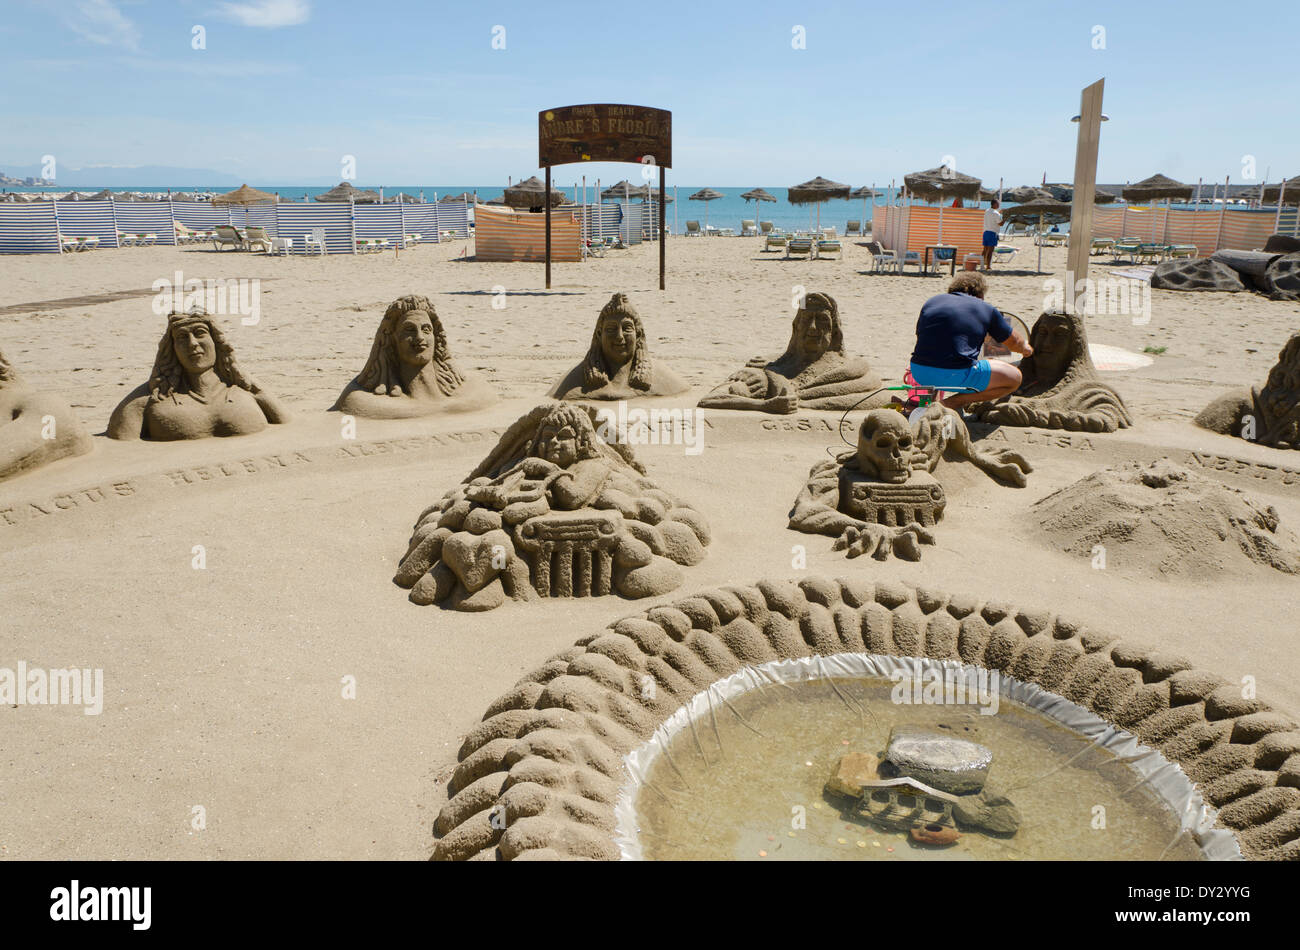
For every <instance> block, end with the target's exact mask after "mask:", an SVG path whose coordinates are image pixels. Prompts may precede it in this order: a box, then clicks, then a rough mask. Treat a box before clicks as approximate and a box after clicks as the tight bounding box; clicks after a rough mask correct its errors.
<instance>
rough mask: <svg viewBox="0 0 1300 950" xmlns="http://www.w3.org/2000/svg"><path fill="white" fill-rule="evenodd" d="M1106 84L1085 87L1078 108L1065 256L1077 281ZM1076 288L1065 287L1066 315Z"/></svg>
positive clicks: (1087, 251)
mask: <svg viewBox="0 0 1300 950" xmlns="http://www.w3.org/2000/svg"><path fill="white" fill-rule="evenodd" d="M1105 85H1106V80H1105V79H1098V80H1097V81H1096V82H1095V83H1093V84H1092V85H1091V86H1088V87H1087V88H1085V89H1084V90H1083V96H1082V100H1081V102H1080V107H1079V144H1078V146H1077V147H1076V149H1075V152H1074V200H1073V201H1071V202H1070V246H1069V251H1068V253H1067V255H1066V261H1067V264H1066V274H1067V276H1068V277H1070V278H1072V279H1073V280H1075V281H1080V280H1083V279H1085V278H1086V277H1087V276H1088V258H1089V256H1090V255H1091V253H1092V207H1093V204H1094V203H1095V201H1096V197H1097V149H1098V146H1099V145H1100V144H1101V94H1102V90H1103V89H1104V88H1105ZM1121 237H1122V235H1121ZM1076 286H1077V284H1075V285H1071V286H1069V287H1067V288H1066V292H1065V310H1066V312H1067V313H1068V312H1071V311H1072V310H1073V309H1074V299H1075V287H1076Z"/></svg>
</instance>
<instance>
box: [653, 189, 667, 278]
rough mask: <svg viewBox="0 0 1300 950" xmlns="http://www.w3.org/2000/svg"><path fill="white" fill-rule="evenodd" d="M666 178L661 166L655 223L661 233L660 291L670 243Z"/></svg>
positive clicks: (659, 235)
mask: <svg viewBox="0 0 1300 950" xmlns="http://www.w3.org/2000/svg"><path fill="white" fill-rule="evenodd" d="M664 178H665V172H664V167H663V166H662V165H660V166H659V213H658V214H657V215H656V216H655V217H656V218H657V219H658V220H656V221H655V227H657V228H658V229H659V233H658V235H656V237H658V238H659V289H660V290H663V289H664V255H665V254H666V253H667V252H666V250H665V248H664V245H665V244H667V243H668V240H667V237H666V236H665V235H664Z"/></svg>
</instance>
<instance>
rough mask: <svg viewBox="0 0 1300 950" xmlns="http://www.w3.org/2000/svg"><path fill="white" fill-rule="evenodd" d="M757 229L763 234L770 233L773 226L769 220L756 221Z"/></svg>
mask: <svg viewBox="0 0 1300 950" xmlns="http://www.w3.org/2000/svg"><path fill="white" fill-rule="evenodd" d="M758 230H759V231H760V232H761V233H763V234H771V233H772V232H773V230H775V228H774V227H773V225H772V222H771V221H760V222H758Z"/></svg>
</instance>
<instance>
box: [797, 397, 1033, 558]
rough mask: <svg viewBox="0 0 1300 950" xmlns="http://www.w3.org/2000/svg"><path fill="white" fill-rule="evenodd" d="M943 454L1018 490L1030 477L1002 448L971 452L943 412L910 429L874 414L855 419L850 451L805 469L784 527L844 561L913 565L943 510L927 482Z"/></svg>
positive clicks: (893, 414) (951, 416) (900, 419)
mask: <svg viewBox="0 0 1300 950" xmlns="http://www.w3.org/2000/svg"><path fill="white" fill-rule="evenodd" d="M945 454H946V455H947V457H948V458H949V459H956V460H965V461H968V462H972V463H974V465H975V466H976V467H977V468H979V469H980V470H981V471H984V472H986V473H987V474H988V475H990V476H992V477H994V478H998V479H1002V480H1003V481H1006V482H1009V483H1011V484H1013V485H1017V486H1020V487H1023V486H1024V485H1025V483H1026V478H1025V475H1026V473H1027V472H1030V471H1032V470H1033V469H1032V467H1031V466H1030V464H1029V462H1028V461H1026V460H1025V458H1024V456H1022V455H1021V454H1020V453H1018V452H1015V451H1012V450H1010V449H994V450H992V451H988V452H983V451H979V450H978V449H976V448H975V445H974V443H973V442H972V441H971V437H970V432H969V431H967V429H966V425H965V423H963V422H962V420H961V416H959V415H958V414H957V413H956V412H954V411H953V410H951V409H947V408H945V407H944V406H941V405H938V404H935V405H932V406H931V407H930V408H929V409H927V410H926V412H925V413H924V414H923V415H922V416H921V417H920V418H919V419H918V420H917V421H916V422H915V423H914V424H913V423H909V422H908V420H907V419H906V417H904V416H903V415H902V414H901V413H899V412H897V411H895V410H893V409H874V410H872V411H871V412H869V413H867V416H866V418H865V419H863V420H862V425H861V427H860V428H859V430H858V447H857V450H856V451H854V452H847V453H845V454H843V455H841V456H839V457H838V458H835V459H828V460H827V461H825V462H820V463H818V464H817V465H814V466H813V468H812V471H810V472H809V473H808V481H807V483H806V484H805V485H804V487H803V490H802V491H801V492H800V493H799V497H798V498H797V499H796V500H795V503H794V510H793V512H792V513H791V515H790V525H789V526H790V527H791V528H793V529H794V530H795V531H804V532H807V533H809V534H826V535H830V536H832V537H834V538H835V544H834V549H835V550H837V551H846V552H847V553H848V556H849V557H858V556H859V555H862V554H870V555H871V556H872V557H874V558H876V559H877V560H881V561H883V560H887V559H888V557H889V555H890V553H891V552H892V553H893V554H894V555H895V556H896V557H900V558H902V559H904V560H908V561H915V560H919V559H920V557H921V547H920V546H921V545H922V544H933V543H934V535H933V533H932V532H931V530H930V529H931V528H933V527H934V525H935V523H936V522H938V521H939V520H940V519H941V518H942V517H943V511H944V508H945V506H946V505H947V497H946V495H945V494H944V490H943V486H942V485H941V484H939V482H938V480H937V479H935V477H934V475H933V472H934V470H935V468H936V467H937V466H938V464H939V462H940V461H941V460H943V459H944V457H945Z"/></svg>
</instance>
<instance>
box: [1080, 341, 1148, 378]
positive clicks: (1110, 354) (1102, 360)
mask: <svg viewBox="0 0 1300 950" xmlns="http://www.w3.org/2000/svg"><path fill="white" fill-rule="evenodd" d="M1088 355H1089V356H1091V357H1092V363H1093V365H1094V366H1096V367H1097V369H1098V370H1100V371H1101V372H1103V373H1118V372H1120V371H1121V370H1126V369H1140V368H1142V367H1143V366H1150V365H1151V364H1152V363H1154V362H1155V360H1153V359H1152V358H1151V357H1149V356H1146V355H1145V354H1143V353H1134V352H1133V351H1131V350H1125V349H1122V348H1120V347H1118V346H1107V345H1106V344H1105V343H1089V344H1088Z"/></svg>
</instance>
